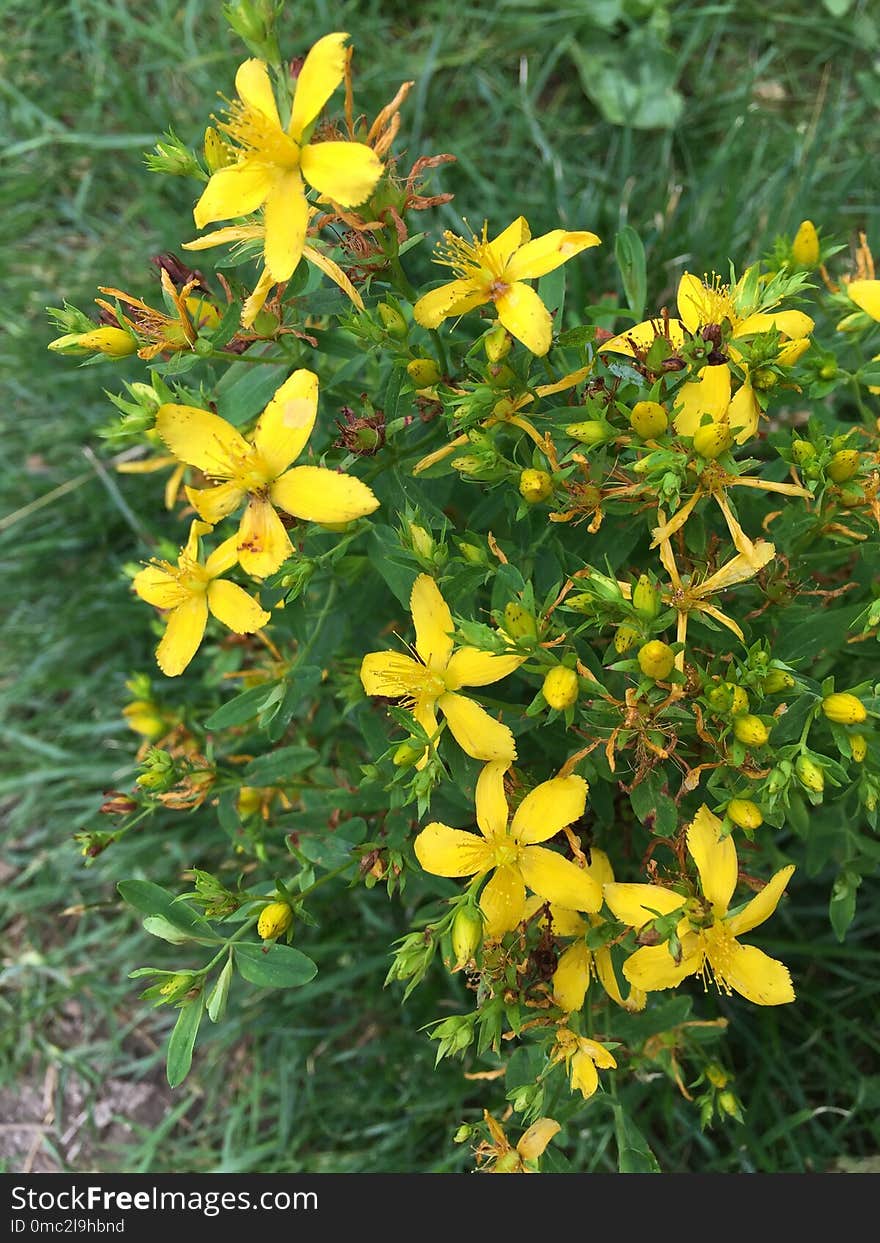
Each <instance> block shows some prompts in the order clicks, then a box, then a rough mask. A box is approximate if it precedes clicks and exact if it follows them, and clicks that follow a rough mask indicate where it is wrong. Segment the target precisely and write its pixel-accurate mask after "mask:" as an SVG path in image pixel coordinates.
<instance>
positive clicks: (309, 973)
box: [235, 941, 318, 988]
mask: <svg viewBox="0 0 880 1243" xmlns="http://www.w3.org/2000/svg"><path fill="white" fill-rule="evenodd" d="M235 960H236V962H237V963H238V969H239V971H240V972H241V974H242V976H243V977H244V978H245V979H246V980H247V981H248V983H249V984H256V985H257V986H258V987H260V988H299V987H300V985H302V984H308V982H309V980H313V979H314V978H315V976H316V975H317V974H318V968H317V967H316V966H315V964H314V963H313V962H312V960H311V958H308V957H307V956H306V955H305V954H301V953H300V951H299V950H295V949H294V948H293V946H291V945H279V944H278V943H277V941H276V942H275V943H274V944H273V945H236V947H235Z"/></svg>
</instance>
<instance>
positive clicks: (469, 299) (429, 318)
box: [413, 280, 489, 328]
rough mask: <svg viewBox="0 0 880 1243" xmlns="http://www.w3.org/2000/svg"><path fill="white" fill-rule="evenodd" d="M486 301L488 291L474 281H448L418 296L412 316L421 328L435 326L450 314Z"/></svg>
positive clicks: (458, 312)
mask: <svg viewBox="0 0 880 1243" xmlns="http://www.w3.org/2000/svg"><path fill="white" fill-rule="evenodd" d="M488 301H489V294H488V292H487V291H486V290H485V289H484V288H483V287H482V286H481V285H478V284H477V283H476V281H472V280H456V281H449V282H448V283H447V284H446V285H441V286H440V287H439V288H438V289H432V290H430V291H429V292H428V293H426V294H425V295H424V296H423V297H421V298H419V300H418V302H417V303H416V304H415V306H414V307H413V317H414V319H415V321H416V323H417V324H421V326H422V327H423V328H437V327H439V326H440V324H442V323H443V320H444V319H449V317H450V316H451V315H463V314H464V313H465V311H472V310H473V309H474V307H477V306H482V305H483V303H484V302H488Z"/></svg>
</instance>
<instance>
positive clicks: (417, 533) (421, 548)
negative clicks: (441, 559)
mask: <svg viewBox="0 0 880 1243" xmlns="http://www.w3.org/2000/svg"><path fill="white" fill-rule="evenodd" d="M409 537H410V539H411V540H412V546H413V550H414V551H415V552H417V553H418V554H419V556H420V557H425V558H426V559H427V558H429V557H431V556H433V554H434V540H433V537H432V536H431V533H430V532H429V531H426V530H425V528H424V527H420V526H418V525H417V524H416V523H415V522H411V523H410V524H409Z"/></svg>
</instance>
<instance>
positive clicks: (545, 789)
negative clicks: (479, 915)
mask: <svg viewBox="0 0 880 1243" xmlns="http://www.w3.org/2000/svg"><path fill="white" fill-rule="evenodd" d="M506 767H507V761H505V760H501V761H496V762H495V763H491V764H487V765H486V766H485V768H484V769H483V771H482V772H481V773H480V776H479V779H478V780H477V792H476V807H477V825H478V826H479V829H480V834H479V835H478V834H476V833H469V832H467V831H465V830H464V829H451V828H450V827H449V826H448V825H446V824H440V823H439V822H437V821H435V822H434V823H432V824H429V825H427V826H426V827H425V828H424V829H423V830H422V831H421V833H420V834H419V835H418V837H417V838H416V840H415V842H414V843H413V845H414V849H415V852H416V858H417V859H418V861H419V863H420V864H421V865H422V867H423V868H424V869H425V871H426V872H431V873H432V875H434V876H482V875H483V874H484V873H487V872H493V873H494V874H493V876H492V878H491V879H490V880H489V882H488V884H487V885H486V886H485V887H484V889H483V892H482V893H481V895H480V908H481V910H482V912H483V914H484V916H485V917H486V936H488V937H492V938H493V939H495V940H497V939H498V938H499V937H502V936H503V935H504V934H505V932H510V931H511V930H512V929H513V928H515V927H516V926H517V924H518V923H519V922H520V920H522V919H524V918H525V915H526V886H528V888H529V889H531V890H532V891H533V892H534V893H536V894H537V895H538V897H540V898H543V899H544V901H545V902H555V903H558V904H559V906H563V907H565V908H566V910H570V911H598V910H599V907H600V906H601V905H602V887H601V885H600V884H599V882H598V881H597V880H596V878H595V877H594V876H592V875H591V874H590V872H589V871H588V870H587V869H585V868H580V867H578V866H577V864H576V863H572V862H570V860H568V859H564V858H563V857H562V855H560V854H557V853H556V852H555V851H553V850H547V849H545V847H543V846H539V845H537V843H538V842H546V841H547V840H548V839H549V838H551V837H554V836H555V835H556V834H557V833H559V832H561V830H562V829H564V828H566V827H567V826H568V825H569V824H571V823H572V822H573V821H574V820H577V819H578V817H579V816H581V815H583V811H584V807H585V806H586V802H587V789H588V787H587V783H586V781H584V779H583V778H582V777H576V776H574V775H570V776H568V777H552V778H551V779H550V780H549V781H544V782H542V783H541V785H539V786H536V787H535V789H534V790H532V791H531V792H530V793H529V794H527V795H526V797H525V798H524V799H523V801H522V802H521V803H520V805H519V807H518V808H517V809H516V812H515V813H514V816H513V820H512V821H511V822H510V824H509V825H508V816H509V810H508V806H507V799H506V798H505V796H504V772H505V769H506Z"/></svg>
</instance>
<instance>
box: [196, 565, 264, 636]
mask: <svg viewBox="0 0 880 1243" xmlns="http://www.w3.org/2000/svg"><path fill="white" fill-rule="evenodd" d="M208 608H209V609H210V610H211V612H212V613H213V614H214V616H215V617H216V618H217V620H218V621H220V622H222V623H223V625H224V626H228V627H229V629H230V630H233V631H234V632H235V633H236V634H253V633H254V631H255V630H259V629H260V628H261V626H265V625H266V623H267V622H268V621H270V620H271V618H272V614H271V613H267V612H266V610H265V609H262V608H260V605H259V604H258V602H257V601H256V600H255V599H254V598H253V596H249V595H248V593H247V592H246V591H245V590H244V588H242V587H239V586H238V584H237V583H230V582H229V581H228V579H225V578H217V579H215V580H214V582H213V583H211V584H210V585H209V587H208Z"/></svg>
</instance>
